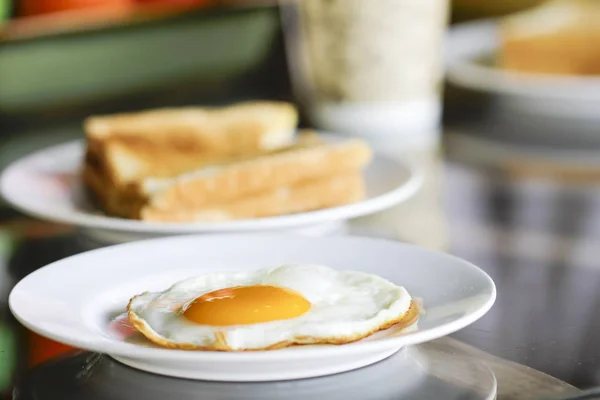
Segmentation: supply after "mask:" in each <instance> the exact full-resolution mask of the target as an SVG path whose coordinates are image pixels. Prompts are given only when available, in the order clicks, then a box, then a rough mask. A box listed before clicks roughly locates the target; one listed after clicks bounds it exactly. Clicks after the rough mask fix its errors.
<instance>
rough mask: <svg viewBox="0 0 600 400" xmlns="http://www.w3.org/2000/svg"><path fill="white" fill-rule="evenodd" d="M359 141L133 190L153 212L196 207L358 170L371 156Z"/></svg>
mask: <svg viewBox="0 0 600 400" xmlns="http://www.w3.org/2000/svg"><path fill="white" fill-rule="evenodd" d="M371 157H372V153H371V149H370V148H369V146H368V145H367V144H366V143H365V142H363V141H361V140H348V141H345V142H342V143H336V144H328V143H323V144H317V145H313V146H308V147H301V148H291V149H289V150H287V151H282V152H276V153H273V154H269V155H264V156H261V157H258V158H255V159H251V160H246V161H241V162H236V163H233V164H229V165H224V166H216V167H209V168H204V169H199V170H196V171H192V172H188V173H185V174H183V175H180V176H177V177H176V178H173V179H154V178H148V179H145V180H143V181H142V182H140V183H139V184H136V185H135V189H134V191H137V192H138V193H139V197H140V198H145V199H147V204H148V205H149V206H150V207H151V208H152V209H155V210H163V211H171V210H188V209H189V210H197V209H200V208H202V207H203V206H205V205H207V204H218V203H227V202H229V201H233V200H234V199H238V198H244V197H246V196H251V195H253V194H256V193H261V192H265V191H268V190H272V189H275V188H278V187H291V186H294V185H297V184H300V183H301V182H304V181H313V180H318V179H320V178H325V177H331V176H336V175H340V174H344V173H349V172H356V171H360V170H361V169H362V168H363V167H364V166H366V165H367V164H368V163H369V161H370V160H371Z"/></svg>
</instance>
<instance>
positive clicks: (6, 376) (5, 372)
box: [0, 321, 17, 393]
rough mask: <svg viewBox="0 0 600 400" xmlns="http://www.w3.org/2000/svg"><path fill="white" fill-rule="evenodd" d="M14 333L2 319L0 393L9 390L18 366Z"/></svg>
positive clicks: (0, 332) (0, 329) (0, 325)
mask: <svg viewBox="0 0 600 400" xmlns="http://www.w3.org/2000/svg"><path fill="white" fill-rule="evenodd" d="M16 345H17V344H16V341H15V337H14V333H13V332H12V331H11V330H10V329H9V328H8V327H7V326H6V325H4V324H3V322H1V321H0V393H1V392H4V391H6V390H8V388H9V385H10V384H11V380H12V376H13V373H14V370H15V366H16V357H15V356H16V351H15V350H16V349H15V347H16Z"/></svg>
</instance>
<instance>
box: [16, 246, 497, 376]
mask: <svg viewBox="0 0 600 400" xmlns="http://www.w3.org/2000/svg"><path fill="white" fill-rule="evenodd" d="M287 263H321V264H325V265H329V266H331V267H334V268H340V269H353V270H362V271H366V272H370V273H374V274H378V275H380V276H382V277H385V278H387V279H389V280H391V281H393V282H395V283H397V284H400V285H403V286H405V287H406V288H407V290H408V291H409V292H410V293H411V295H412V296H413V297H415V298H420V299H422V301H423V304H424V307H425V310H426V313H425V314H424V315H422V316H421V318H420V320H419V322H418V329H417V330H416V331H412V332H410V333H408V332H403V331H401V330H400V329H398V328H394V327H392V328H390V329H387V330H385V331H382V332H379V333H377V334H375V335H372V336H370V337H369V338H366V339H364V340H361V341H358V342H355V343H351V344H346V345H341V346H334V345H316V346H297V347H292V348H288V349H281V350H273V351H259V352H246V353H223V352H198V351H183V350H169V349H164V348H159V347H157V346H155V345H152V344H150V343H149V342H148V341H147V340H145V339H144V338H143V337H142V336H141V335H139V334H137V335H133V336H129V333H126V332H121V330H120V329H118V327H119V326H120V325H119V324H118V323H115V322H114V318H115V317H116V316H118V315H120V314H122V313H123V311H124V310H125V307H126V305H127V302H128V300H129V299H130V297H132V296H133V295H135V294H138V293H142V292H144V291H147V290H149V291H153V290H162V289H165V288H167V287H169V286H170V285H171V284H173V283H174V282H176V281H178V280H181V279H184V278H187V277H189V276H193V275H196V274H200V273H203V272H209V271H215V270H245V269H256V268H261V267H265V266H277V265H281V264H287ZM495 297H496V289H495V287H494V283H493V282H492V280H491V279H490V277H489V276H488V275H487V274H485V273H484V272H483V271H481V270H480V269H478V268H477V267H475V266H474V265H472V264H469V263H468V262H465V261H463V260H460V259H458V258H454V257H451V256H449V255H446V254H442V253H436V252H431V251H427V250H424V249H420V248H417V247H414V246H409V245H405V244H401V243H399V242H392V241H384V240H377V239H366V238H357V237H326V238H310V237H304V236H300V235H252V236H249V235H213V236H202V235H197V236H181V237H171V238H163V239H154V240H148V241H141V242H134V243H127V244H122V245H118V246H114V247H109V248H104V249H100V250H94V251H91V252H87V253H83V254H80V255H77V256H73V257H69V258H66V259H64V260H61V261H58V262H56V263H53V264H51V265H49V266H47V267H45V268H42V269H40V270H38V271H36V272H34V273H32V274H31V275H29V276H27V277H26V278H25V279H23V280H22V281H21V282H19V283H18V284H17V285H16V286H15V288H14V289H13V291H12V292H11V294H10V298H9V305H10V308H11V311H12V312H13V314H14V315H15V317H16V318H17V319H18V320H19V321H20V322H21V323H22V324H23V325H25V326H26V327H27V328H28V329H31V330H32V331H34V332H37V333H39V334H41V335H43V336H46V337H49V338H51V339H54V340H57V341H59V342H63V343H66V344H70V345H73V346H75V347H79V348H83V349H87V350H92V351H97V352H102V353H107V354H109V355H111V356H112V357H114V358H115V359H117V360H119V361H121V362H123V363H125V364H127V365H130V366H132V367H135V368H139V369H143V370H146V371H150V372H154V373H158V374H164V375H171V376H179V377H185V378H195V379H207V380H227V381H264V380H282V379H294V378H305V377H311V376H319V375H327V374H332V373H337V372H342V371H348V370H352V369H355V368H359V367H363V366H366V365H369V364H372V363H375V362H377V361H379V360H382V359H384V358H386V357H388V356H390V355H392V354H394V353H395V352H397V351H398V350H399V349H400V348H402V347H403V346H406V345H411V344H416V343H421V342H426V341H429V340H432V339H435V338H438V337H441V336H444V335H447V334H449V333H452V332H454V331H457V330H459V329H461V328H463V327H465V326H467V325H469V324H471V323H473V322H474V321H476V320H477V319H479V318H480V317H481V316H483V315H484V314H485V313H486V312H487V311H488V310H489V309H490V307H491V306H492V304H493V303H494V300H495Z"/></svg>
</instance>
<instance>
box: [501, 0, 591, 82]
mask: <svg viewBox="0 0 600 400" xmlns="http://www.w3.org/2000/svg"><path fill="white" fill-rule="evenodd" d="M500 32H501V33H500V35H501V46H500V54H499V63H500V66H501V67H502V68H505V69H508V70H513V71H518V72H525V73H536V74H563V75H599V74H600V1H598V0H555V1H551V2H549V3H545V4H542V5H540V6H538V7H535V8H533V9H531V10H527V11H524V12H521V13H517V14H515V15H513V16H510V17H507V18H505V19H504V20H502V22H501V29H500Z"/></svg>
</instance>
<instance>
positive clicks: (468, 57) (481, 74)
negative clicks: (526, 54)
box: [445, 19, 600, 101]
mask: <svg viewBox="0 0 600 400" xmlns="http://www.w3.org/2000/svg"><path fill="white" fill-rule="evenodd" d="M498 24H499V22H498V20H497V19H487V20H481V21H474V22H466V23H462V24H458V25H456V26H454V27H452V28H451V29H450V31H449V33H448V34H447V36H446V54H445V56H446V57H445V58H446V60H445V61H446V76H447V79H448V81H450V82H452V83H454V84H457V85H459V86H463V87H467V88H471V89H477V90H482V91H492V92H497V93H501V94H506V95H513V96H523V97H531V98H541V99H549V98H550V99H563V100H572V101H585V100H587V101H600V77H577V76H554V75H546V76H544V75H537V74H528V73H519V72H512V71H504V70H502V69H500V68H496V67H492V66H486V65H483V64H481V63H478V62H476V61H475V59H476V57H478V56H481V55H484V54H486V53H489V52H493V51H495V50H496V49H497V48H498V45H499V25H498Z"/></svg>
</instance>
